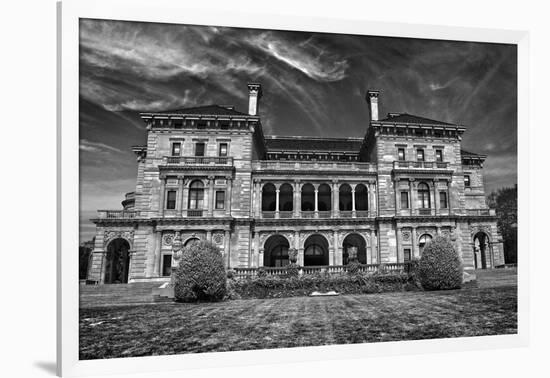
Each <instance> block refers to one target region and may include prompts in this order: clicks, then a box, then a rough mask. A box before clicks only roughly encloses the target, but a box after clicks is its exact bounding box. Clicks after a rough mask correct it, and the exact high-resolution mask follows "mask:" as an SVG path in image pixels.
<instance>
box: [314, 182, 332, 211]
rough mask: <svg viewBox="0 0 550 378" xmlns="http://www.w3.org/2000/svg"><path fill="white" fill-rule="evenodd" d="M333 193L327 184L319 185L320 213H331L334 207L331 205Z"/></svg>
mask: <svg viewBox="0 0 550 378" xmlns="http://www.w3.org/2000/svg"><path fill="white" fill-rule="evenodd" d="M331 202H332V201H331V191H330V186H328V185H327V184H321V185H319V194H318V202H317V208H318V209H319V211H330V209H331V208H332V206H331V205H330V203H331Z"/></svg>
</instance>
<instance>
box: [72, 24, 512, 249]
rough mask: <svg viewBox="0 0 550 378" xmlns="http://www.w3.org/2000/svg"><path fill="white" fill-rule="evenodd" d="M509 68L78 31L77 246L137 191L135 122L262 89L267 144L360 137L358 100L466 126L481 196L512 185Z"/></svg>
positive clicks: (408, 48)
mask: <svg viewBox="0 0 550 378" xmlns="http://www.w3.org/2000/svg"><path fill="white" fill-rule="evenodd" d="M516 78H517V59H516V48H515V46H511V45H498V44H482V43H467V42H447V41H435V40H417V39H404V38H403V39H401V38H382V37H367V36H355V35H338V34H322V33H309V32H283V31H268V30H258V29H238V28H221V27H205V26H185V25H169V24H153V23H136V22H120V21H100V20H82V21H81V24H80V184H81V204H80V205H81V240H88V239H90V238H91V237H92V236H93V230H94V225H93V224H91V223H90V222H89V219H90V218H92V217H94V216H95V214H96V210H97V209H120V208H121V204H120V201H121V200H122V199H123V196H124V193H126V192H129V191H132V190H134V189H135V180H136V169H137V165H136V159H135V156H134V155H133V153H132V152H131V150H130V147H131V146H132V145H136V144H145V137H146V130H145V125H144V123H143V122H142V121H141V119H140V118H139V116H138V113H139V112H140V111H158V110H165V109H173V108H178V107H189V106H196V105H207V104H224V105H235V106H236V108H237V110H240V111H243V112H246V111H247V100H248V97H247V96H248V94H247V88H246V84H247V83H248V82H251V81H254V82H260V83H261V84H262V87H263V94H264V95H263V98H262V100H261V108H260V111H261V116H262V124H263V128H264V133H265V134H277V135H311V136H325V137H362V136H363V135H364V134H365V131H366V128H367V126H368V108H367V104H366V102H365V99H364V98H365V93H366V90H367V89H377V90H380V99H379V101H380V105H379V106H380V115H381V116H384V115H385V114H386V113H388V112H407V113H411V114H416V115H420V116H424V117H427V118H433V119H437V120H441V121H445V122H451V123H458V124H461V125H464V126H466V127H467V131H466V133H465V134H464V140H463V148H464V149H466V150H469V151H472V152H477V153H482V154H487V155H488V158H487V161H486V163H485V168H486V169H485V178H486V189H487V191H488V192H490V191H492V190H495V189H497V188H500V187H504V186H511V185H514V184H515V183H516V181H517V114H516V113H517V106H516V103H517V79H516Z"/></svg>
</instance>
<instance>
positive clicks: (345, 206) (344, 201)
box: [339, 184, 352, 211]
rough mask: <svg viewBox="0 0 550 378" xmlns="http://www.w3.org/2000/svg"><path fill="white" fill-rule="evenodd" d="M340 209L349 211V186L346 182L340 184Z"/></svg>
mask: <svg viewBox="0 0 550 378" xmlns="http://www.w3.org/2000/svg"><path fill="white" fill-rule="evenodd" d="M339 199H340V204H339V206H340V211H351V207H352V203H351V186H349V185H348V184H343V185H342V186H340V195H339Z"/></svg>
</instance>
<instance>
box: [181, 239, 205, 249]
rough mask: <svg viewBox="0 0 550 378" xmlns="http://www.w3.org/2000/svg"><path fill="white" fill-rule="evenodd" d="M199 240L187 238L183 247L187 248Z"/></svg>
mask: <svg viewBox="0 0 550 378" xmlns="http://www.w3.org/2000/svg"><path fill="white" fill-rule="evenodd" d="M200 241H201V240H200V239H199V238H194V237H193V238H189V239H187V240H186V241H185V243H184V244H183V246H184V247H189V246H191V245H192V244H194V243H198V242H200Z"/></svg>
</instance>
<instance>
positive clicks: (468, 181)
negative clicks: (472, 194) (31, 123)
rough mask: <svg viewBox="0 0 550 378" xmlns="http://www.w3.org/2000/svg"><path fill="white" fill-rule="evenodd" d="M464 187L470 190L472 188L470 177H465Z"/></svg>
mask: <svg viewBox="0 0 550 378" xmlns="http://www.w3.org/2000/svg"><path fill="white" fill-rule="evenodd" d="M464 186H465V187H466V188H469V187H470V176H469V175H465V176H464Z"/></svg>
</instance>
